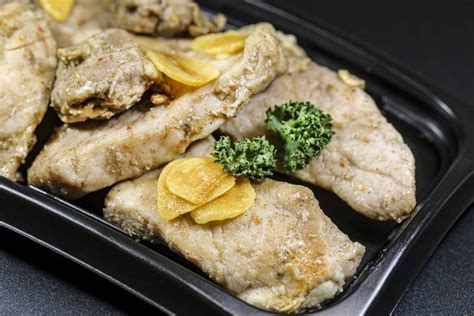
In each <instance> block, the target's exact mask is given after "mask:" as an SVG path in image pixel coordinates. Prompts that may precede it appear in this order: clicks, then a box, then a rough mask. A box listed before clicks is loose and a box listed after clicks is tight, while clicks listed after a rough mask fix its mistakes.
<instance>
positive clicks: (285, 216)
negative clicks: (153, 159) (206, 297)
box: [104, 139, 365, 312]
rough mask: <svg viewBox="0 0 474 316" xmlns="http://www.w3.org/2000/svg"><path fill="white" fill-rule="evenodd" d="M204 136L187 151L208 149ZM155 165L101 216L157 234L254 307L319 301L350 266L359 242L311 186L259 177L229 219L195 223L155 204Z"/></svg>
mask: <svg viewBox="0 0 474 316" xmlns="http://www.w3.org/2000/svg"><path fill="white" fill-rule="evenodd" d="M209 143H212V140H209V139H206V140H204V141H203V142H201V143H198V144H196V145H193V146H192V147H191V148H192V150H191V152H188V153H187V156H204V155H207V153H208V152H209ZM159 174H160V170H156V171H152V172H150V173H148V174H146V175H144V176H142V177H140V178H137V179H135V180H131V181H125V182H122V183H120V184H118V185H116V186H115V187H114V188H113V189H112V190H111V191H110V193H109V194H108V195H107V197H106V202H105V209H104V216H105V217H106V218H107V220H109V221H110V222H112V223H114V224H116V225H118V226H120V227H122V228H123V229H125V230H126V231H128V232H129V233H130V234H131V235H132V236H134V237H136V238H140V239H145V240H150V241H155V240H157V238H159V237H160V236H161V237H162V238H163V239H164V240H165V241H166V242H167V243H168V244H169V246H170V247H171V248H172V249H173V250H175V251H176V252H179V253H181V254H182V255H183V256H184V257H186V259H188V260H189V261H191V262H193V263H194V264H196V265H197V266H198V267H200V268H201V269H202V270H203V271H204V272H205V273H206V274H207V275H209V276H210V277H211V278H212V279H214V280H215V281H216V282H217V283H219V284H221V285H222V286H224V287H225V288H227V289H228V290H229V291H230V292H232V293H233V294H235V295H237V296H238V297H239V298H241V299H242V300H244V301H246V302H248V303H250V304H252V305H255V306H257V307H260V308H264V309H268V310H273V311H279V312H291V311H295V310H298V309H303V308H306V307H314V306H319V305H320V304H321V303H322V302H324V301H326V300H328V299H330V298H332V297H334V295H335V294H336V293H338V292H340V291H341V290H342V287H343V285H344V283H345V280H346V279H348V278H350V277H352V276H353V275H354V273H355V272H356V269H357V266H358V265H359V263H360V261H361V259H362V256H363V255H364V251H365V249H364V247H363V246H362V245H361V244H359V243H357V242H351V240H350V239H349V238H348V237H347V236H346V235H345V234H344V233H342V232H341V231H340V230H339V229H338V228H337V227H336V226H335V225H334V224H333V223H332V222H331V220H330V219H329V218H328V217H326V216H325V215H324V213H323V212H322V211H321V209H320V207H319V204H318V201H317V200H316V199H315V198H314V195H313V193H312V192H311V191H310V190H309V189H307V188H305V187H303V186H298V185H292V184H288V183H285V182H277V181H273V180H268V179H267V180H264V181H263V182H261V183H260V184H256V185H255V190H256V194H257V196H256V200H255V203H254V204H253V206H252V207H251V208H250V209H249V210H248V211H247V212H246V213H245V214H243V215H241V216H240V217H238V218H235V219H232V220H226V221H222V222H211V223H208V224H205V225H198V224H196V223H195V222H194V221H193V220H192V219H191V217H190V216H188V215H184V216H181V217H179V218H177V219H175V220H172V221H169V222H168V221H166V220H165V219H163V218H162V217H160V216H159V215H158V213H157V211H156V194H157V193H156V190H157V189H156V188H157V187H156V183H157V180H158V177H159Z"/></svg>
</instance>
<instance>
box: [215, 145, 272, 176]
mask: <svg viewBox="0 0 474 316" xmlns="http://www.w3.org/2000/svg"><path fill="white" fill-rule="evenodd" d="M212 156H213V157H215V158H216V160H215V161H216V162H218V163H220V164H221V165H223V166H224V171H225V172H226V173H232V174H234V175H235V176H237V177H245V178H252V179H255V180H262V179H264V178H265V177H268V176H271V175H272V174H273V173H272V169H273V168H275V165H276V150H275V147H274V146H273V145H272V144H270V143H269V142H268V140H267V139H266V138H265V136H261V137H255V138H253V139H244V140H239V141H236V142H234V146H232V143H231V140H230V138H229V137H227V136H224V137H221V138H220V139H219V140H218V141H216V142H215V143H214V151H213V152H212Z"/></svg>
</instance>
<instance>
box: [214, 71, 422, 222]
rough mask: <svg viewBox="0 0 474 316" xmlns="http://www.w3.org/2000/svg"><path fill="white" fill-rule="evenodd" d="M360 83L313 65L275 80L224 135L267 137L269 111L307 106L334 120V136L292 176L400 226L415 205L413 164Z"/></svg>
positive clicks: (234, 119)
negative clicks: (305, 103)
mask: <svg viewBox="0 0 474 316" xmlns="http://www.w3.org/2000/svg"><path fill="white" fill-rule="evenodd" d="M362 83H363V81H361V80H360V79H358V78H355V77H353V76H352V75H350V74H348V73H347V72H345V71H340V72H339V74H338V73H335V72H333V71H331V70H329V69H327V68H325V67H322V66H319V65H317V64H316V63H311V64H310V65H309V67H308V68H307V69H306V70H303V71H301V72H295V73H293V74H285V75H283V76H281V77H279V78H277V79H276V80H274V82H273V83H272V84H271V85H270V87H269V88H268V89H266V90H265V91H263V92H261V93H259V94H258V95H256V96H255V97H253V98H252V99H251V100H250V103H249V104H248V105H247V106H246V107H245V108H244V109H242V111H241V112H240V113H239V114H238V115H237V117H235V118H233V119H232V120H230V121H229V122H227V123H226V124H225V125H224V126H222V127H221V131H222V132H223V133H225V134H228V135H230V136H232V137H234V138H236V139H242V138H246V137H254V136H258V135H264V134H268V130H267V128H266V126H265V118H266V111H267V110H268V109H271V108H273V107H274V106H275V105H279V104H283V103H286V102H288V101H289V100H297V101H309V102H311V103H312V104H314V105H315V106H316V107H317V108H319V109H321V110H322V111H323V112H325V113H328V114H330V115H331V116H332V119H333V130H334V133H335V134H334V136H333V137H332V140H331V141H330V143H329V144H328V145H327V147H325V148H324V149H323V150H322V151H321V153H320V154H319V155H318V156H316V157H315V158H313V159H312V160H311V161H310V163H309V164H308V165H307V166H306V167H305V168H303V169H302V170H300V171H298V172H296V173H295V174H294V175H295V176H296V177H297V178H299V179H301V180H304V181H306V182H309V183H312V184H315V185H318V186H321V187H323V188H325V189H328V190H331V191H333V192H334V193H336V194H337V195H338V196H339V197H340V198H342V199H343V200H344V201H345V202H347V203H348V204H349V205H350V206H351V207H352V208H353V209H355V210H356V211H358V212H360V213H361V214H364V215H365V216H368V217H370V218H374V219H378V220H396V221H402V220H403V219H404V218H406V217H407V216H408V215H409V214H410V213H411V211H412V210H413V208H414V207H415V204H416V197H415V191H416V187H415V159H414V157H413V154H412V152H411V151H410V148H409V147H408V146H407V145H406V144H405V143H404V141H403V138H402V136H401V135H400V134H399V133H398V132H397V130H396V129H395V128H394V127H393V126H392V124H390V123H389V122H387V119H386V118H385V117H384V116H383V115H382V113H380V110H379V109H378V108H377V105H376V104H375V102H374V100H373V99H372V98H371V97H370V96H369V95H368V94H367V93H366V92H365V91H364V90H363V89H361V87H360V85H362Z"/></svg>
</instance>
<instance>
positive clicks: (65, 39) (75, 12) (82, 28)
mask: <svg viewBox="0 0 474 316" xmlns="http://www.w3.org/2000/svg"><path fill="white" fill-rule="evenodd" d="M112 2H113V0H77V1H76V3H75V4H74V7H73V9H72V12H71V15H70V16H69V18H68V19H67V20H66V21H64V22H56V21H53V20H52V21H51V29H52V31H53V35H54V37H55V39H56V41H57V43H58V47H68V46H71V45H76V44H79V43H82V42H83V41H84V40H86V39H87V38H89V37H91V36H92V35H95V34H97V33H100V32H101V31H103V30H105V29H107V28H110V27H113V26H114V22H113V19H112Z"/></svg>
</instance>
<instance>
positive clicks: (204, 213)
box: [191, 180, 256, 224]
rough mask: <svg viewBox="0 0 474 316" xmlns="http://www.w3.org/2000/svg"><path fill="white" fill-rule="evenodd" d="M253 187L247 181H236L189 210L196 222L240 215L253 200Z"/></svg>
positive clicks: (201, 222)
mask: <svg viewBox="0 0 474 316" xmlns="http://www.w3.org/2000/svg"><path fill="white" fill-rule="evenodd" d="M255 196H256V193H255V189H254V188H253V187H252V185H251V184H250V182H249V181H247V180H242V181H238V182H237V183H236V184H235V186H234V187H233V188H232V189H230V190H229V191H227V192H226V193H224V194H223V195H221V196H220V197H218V198H217V199H215V200H212V201H211V202H209V203H207V204H205V205H203V206H200V207H199V208H197V209H195V210H193V211H192V212H191V217H192V218H193V219H194V221H195V222H196V223H198V224H205V223H208V222H210V221H221V220H224V219H230V218H234V217H237V216H239V215H242V214H243V213H245V212H246V211H247V210H248V209H249V208H250V207H251V206H252V204H253V203H254V202H255Z"/></svg>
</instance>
